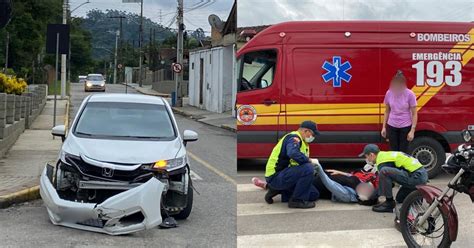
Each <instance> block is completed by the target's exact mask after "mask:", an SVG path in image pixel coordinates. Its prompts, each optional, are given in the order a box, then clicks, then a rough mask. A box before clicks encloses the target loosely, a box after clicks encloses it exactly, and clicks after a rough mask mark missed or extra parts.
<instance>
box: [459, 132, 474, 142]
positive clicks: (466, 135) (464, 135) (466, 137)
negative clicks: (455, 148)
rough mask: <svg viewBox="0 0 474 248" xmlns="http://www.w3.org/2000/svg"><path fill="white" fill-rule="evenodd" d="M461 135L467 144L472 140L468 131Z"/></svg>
mask: <svg viewBox="0 0 474 248" xmlns="http://www.w3.org/2000/svg"><path fill="white" fill-rule="evenodd" d="M461 135H462V138H463V140H464V141H465V142H469V141H471V140H472V134H471V132H470V131H469V130H466V129H464V130H462V132H461Z"/></svg>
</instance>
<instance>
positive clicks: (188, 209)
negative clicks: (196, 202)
mask: <svg viewBox="0 0 474 248" xmlns="http://www.w3.org/2000/svg"><path fill="white" fill-rule="evenodd" d="M193 193H194V192H193V188H192V187H191V177H189V183H188V199H187V203H188V204H187V205H186V207H185V208H184V209H183V210H181V212H179V213H177V214H175V215H173V217H174V218H175V219H177V220H185V219H187V218H188V217H189V215H190V214H191V210H192V208H193Z"/></svg>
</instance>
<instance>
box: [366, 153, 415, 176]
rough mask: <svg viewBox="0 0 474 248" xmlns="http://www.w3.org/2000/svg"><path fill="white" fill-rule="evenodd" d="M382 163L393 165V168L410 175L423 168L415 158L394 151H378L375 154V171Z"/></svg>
mask: <svg viewBox="0 0 474 248" xmlns="http://www.w3.org/2000/svg"><path fill="white" fill-rule="evenodd" d="M383 163H394V164H395V167H397V168H403V169H405V170H407V171H408V172H410V173H411V172H414V171H416V170H418V169H420V168H421V167H423V165H422V164H421V163H420V162H419V161H418V160H417V159H416V158H414V157H412V156H410V155H408V154H405V153H403V152H394V151H387V152H382V151H380V152H379V153H378V154H377V159H376V160H375V164H376V165H377V169H378V167H379V165H381V164H383Z"/></svg>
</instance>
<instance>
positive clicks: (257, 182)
mask: <svg viewBox="0 0 474 248" xmlns="http://www.w3.org/2000/svg"><path fill="white" fill-rule="evenodd" d="M252 183H253V185H255V186H257V187H259V188H262V189H267V182H265V181H264V180H262V179H260V178H258V177H254V178H252Z"/></svg>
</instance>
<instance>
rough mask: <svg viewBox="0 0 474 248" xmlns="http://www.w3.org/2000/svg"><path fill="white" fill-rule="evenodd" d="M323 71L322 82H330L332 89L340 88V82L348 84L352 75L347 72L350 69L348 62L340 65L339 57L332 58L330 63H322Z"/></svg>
mask: <svg viewBox="0 0 474 248" xmlns="http://www.w3.org/2000/svg"><path fill="white" fill-rule="evenodd" d="M322 67H323V69H324V70H325V71H326V73H324V74H323V80H324V82H325V83H327V82H329V81H332V87H336V88H339V87H341V86H342V81H345V82H346V83H349V82H350V81H351V78H352V75H351V74H349V72H347V71H348V70H350V69H351V68H352V65H351V63H350V62H349V61H345V62H344V63H342V59H341V56H333V57H332V63H331V62H328V61H324V64H323V66H322Z"/></svg>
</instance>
